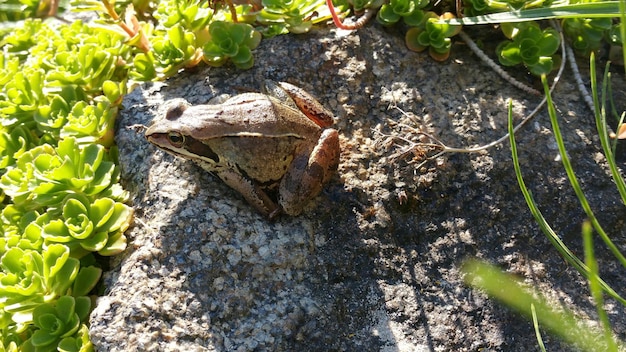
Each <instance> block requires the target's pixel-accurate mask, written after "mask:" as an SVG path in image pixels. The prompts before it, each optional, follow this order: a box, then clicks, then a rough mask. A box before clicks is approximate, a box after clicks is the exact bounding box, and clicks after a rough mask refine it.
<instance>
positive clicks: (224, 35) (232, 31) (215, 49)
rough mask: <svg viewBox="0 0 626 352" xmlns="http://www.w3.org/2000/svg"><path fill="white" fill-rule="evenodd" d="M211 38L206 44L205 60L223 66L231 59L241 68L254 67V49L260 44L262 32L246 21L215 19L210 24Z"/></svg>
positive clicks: (210, 63)
mask: <svg viewBox="0 0 626 352" xmlns="http://www.w3.org/2000/svg"><path fill="white" fill-rule="evenodd" d="M209 34H210V35H211V37H210V38H211V39H210V40H209V42H208V43H206V44H205V45H204V48H203V50H204V60H205V61H206V62H207V63H208V64H209V65H212V66H221V65H223V64H224V63H225V62H226V60H227V59H230V60H231V61H232V62H233V64H235V66H237V67H238V68H241V69H246V68H250V67H252V65H253V64H254V57H253V56H252V50H253V49H254V48H256V47H257V46H258V45H259V42H260V41H261V34H260V33H259V32H257V31H255V30H254V29H253V28H252V26H250V25H249V24H245V23H230V22H222V21H215V22H212V23H211V24H210V25H209Z"/></svg>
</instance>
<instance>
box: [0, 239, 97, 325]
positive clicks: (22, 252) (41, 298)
mask: <svg viewBox="0 0 626 352" xmlns="http://www.w3.org/2000/svg"><path fill="white" fill-rule="evenodd" d="M0 268H1V269H2V270H1V271H0V297H3V300H2V301H1V302H0V312H4V313H6V314H10V315H11V320H12V321H13V322H16V323H18V324H20V325H21V326H25V325H27V324H29V323H30V322H31V321H32V310H33V309H34V308H35V307H38V306H39V305H40V304H42V303H45V302H49V301H53V300H54V299H55V298H56V297H60V296H63V295H66V294H74V295H77V296H78V295H86V294H88V293H89V291H91V290H92V289H93V287H94V286H95V285H96V283H97V282H98V280H99V279H100V275H101V273H102V270H101V269H99V268H96V267H93V266H87V267H83V268H80V263H79V260H78V259H76V258H72V257H70V250H69V248H67V247H66V246H64V245H61V244H51V245H49V246H48V247H47V248H46V249H44V250H43V252H41V251H36V250H30V249H22V248H19V247H13V248H10V249H9V250H7V251H6V252H5V253H4V255H3V256H2V258H1V259H0ZM18 329H20V328H18Z"/></svg>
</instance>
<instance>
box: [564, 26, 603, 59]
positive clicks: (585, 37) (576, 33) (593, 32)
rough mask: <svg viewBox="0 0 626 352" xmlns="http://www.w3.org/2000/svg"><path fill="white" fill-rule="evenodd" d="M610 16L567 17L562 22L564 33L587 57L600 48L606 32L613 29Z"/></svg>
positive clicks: (577, 50)
mask: <svg viewBox="0 0 626 352" xmlns="http://www.w3.org/2000/svg"><path fill="white" fill-rule="evenodd" d="M612 25H613V21H612V19H610V18H566V19H564V20H563V22H562V26H563V33H564V34H565V36H566V37H567V39H569V41H570V42H571V44H572V48H574V50H575V51H576V52H577V53H579V54H582V55H584V56H585V57H587V56H589V54H590V53H591V52H592V51H596V50H598V49H600V47H601V46H602V43H603V40H604V38H605V34H606V33H607V32H608V31H609V30H610V29H611V27H612Z"/></svg>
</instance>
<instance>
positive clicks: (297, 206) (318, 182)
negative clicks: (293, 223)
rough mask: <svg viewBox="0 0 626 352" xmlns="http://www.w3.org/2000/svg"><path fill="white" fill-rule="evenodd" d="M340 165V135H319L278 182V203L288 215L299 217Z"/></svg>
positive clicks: (329, 133) (330, 130) (323, 133)
mask: <svg viewBox="0 0 626 352" xmlns="http://www.w3.org/2000/svg"><path fill="white" fill-rule="evenodd" d="M338 164H339V135H338V133H337V130H334V129H327V130H324V132H322V136H321V137H320V139H319V141H318V143H317V145H316V146H315V148H314V149H313V150H312V151H311V152H310V153H300V155H299V156H296V157H295V158H294V159H293V161H292V163H291V165H290V167H289V169H288V170H287V172H286V173H285V175H284V176H283V179H282V180H281V182H280V187H279V195H278V203H279V204H280V206H281V207H282V208H283V211H284V212H285V213H287V214H289V215H294V216H295V215H298V214H300V213H301V212H302V210H303V208H304V206H305V205H306V204H307V203H308V202H309V200H311V199H312V198H314V197H315V196H317V195H318V194H319V193H320V191H321V190H322V186H323V185H324V183H326V182H328V180H330V178H331V177H332V175H333V173H334V172H335V171H336V170H337V166H338Z"/></svg>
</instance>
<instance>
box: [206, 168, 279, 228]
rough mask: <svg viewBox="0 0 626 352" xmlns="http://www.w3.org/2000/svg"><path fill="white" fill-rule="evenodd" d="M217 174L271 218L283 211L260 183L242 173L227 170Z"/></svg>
mask: <svg viewBox="0 0 626 352" xmlns="http://www.w3.org/2000/svg"><path fill="white" fill-rule="evenodd" d="M216 174H217V176H218V177H219V178H221V179H222V181H224V183H226V184H227V185H228V186H230V187H231V188H232V189H234V190H235V191H237V192H239V193H240V194H241V195H243V197H244V198H245V199H246V200H247V201H248V203H250V205H252V206H253V207H255V208H256V209H257V210H258V211H259V212H260V213H261V214H263V215H264V216H266V217H268V218H269V219H270V220H271V219H274V218H275V217H276V216H278V215H279V214H280V213H281V209H280V207H279V206H278V204H276V202H274V201H273V200H272V199H271V198H270V197H269V196H268V195H267V193H265V191H264V190H263V189H261V187H259V185H257V184H255V183H254V182H252V181H250V180H248V179H247V178H245V177H242V176H241V174H239V173H237V172H233V171H227V170H223V171H219V172H216Z"/></svg>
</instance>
